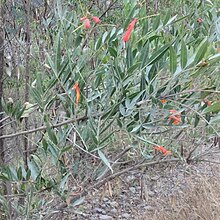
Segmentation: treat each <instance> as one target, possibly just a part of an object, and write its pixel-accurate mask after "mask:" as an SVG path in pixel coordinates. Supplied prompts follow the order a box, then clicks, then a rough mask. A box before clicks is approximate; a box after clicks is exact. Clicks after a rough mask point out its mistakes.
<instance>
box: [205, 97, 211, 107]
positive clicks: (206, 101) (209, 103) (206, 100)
mask: <svg viewBox="0 0 220 220" xmlns="http://www.w3.org/2000/svg"><path fill="white" fill-rule="evenodd" d="M204 102H205V104H206V105H207V106H211V105H212V103H211V101H209V100H208V99H205V100H204Z"/></svg>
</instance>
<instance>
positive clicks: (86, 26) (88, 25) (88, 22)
mask: <svg viewBox="0 0 220 220" xmlns="http://www.w3.org/2000/svg"><path fill="white" fill-rule="evenodd" d="M90 27H91V25H90V20H89V19H88V18H86V19H85V28H86V29H89V28H90Z"/></svg>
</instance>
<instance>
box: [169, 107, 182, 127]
mask: <svg viewBox="0 0 220 220" xmlns="http://www.w3.org/2000/svg"><path fill="white" fill-rule="evenodd" d="M170 114H172V115H171V116H170V117H169V119H170V120H171V121H173V124H174V125H178V124H179V123H180V122H182V120H181V117H180V113H176V110H175V109H172V110H170Z"/></svg>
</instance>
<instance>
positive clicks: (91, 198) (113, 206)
mask: <svg viewBox="0 0 220 220" xmlns="http://www.w3.org/2000/svg"><path fill="white" fill-rule="evenodd" d="M218 158H220V157H219V155H218V154H215V158H214V159H213V158H207V160H206V162H200V163H195V164H184V165H183V164H182V163H181V164H178V163H177V164H175V165H174V164H166V165H164V164H163V165H162V164H157V165H154V166H151V167H149V168H142V169H141V170H136V171H132V172H130V173H128V174H126V175H123V176H120V177H118V178H116V179H114V180H112V181H110V182H107V183H106V184H105V185H104V186H103V187H101V188H100V189H97V190H94V191H93V192H91V193H90V194H89V195H87V196H86V198H85V201H84V203H82V204H81V205H79V206H76V207H73V208H68V209H65V210H60V211H57V212H56V213H55V214H54V217H53V218H50V219H74V220H75V219H79V220H83V219H85V220H87V219H88V220H99V219H100V220H114V219H121V220H131V219H134V220H148V219H149V220H175V219H178V220H220V182H219V180H220V165H219V164H218V163H217V162H218V161H219V163H220V160H218ZM209 160H210V161H212V162H213V161H215V162H216V163H210V162H208V161H209Z"/></svg>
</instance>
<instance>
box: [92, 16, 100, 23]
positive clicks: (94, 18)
mask: <svg viewBox="0 0 220 220" xmlns="http://www.w3.org/2000/svg"><path fill="white" fill-rule="evenodd" d="M92 20H93V21H94V22H95V23H96V24H99V23H100V22H101V20H100V19H99V17H96V16H93V17H92Z"/></svg>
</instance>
